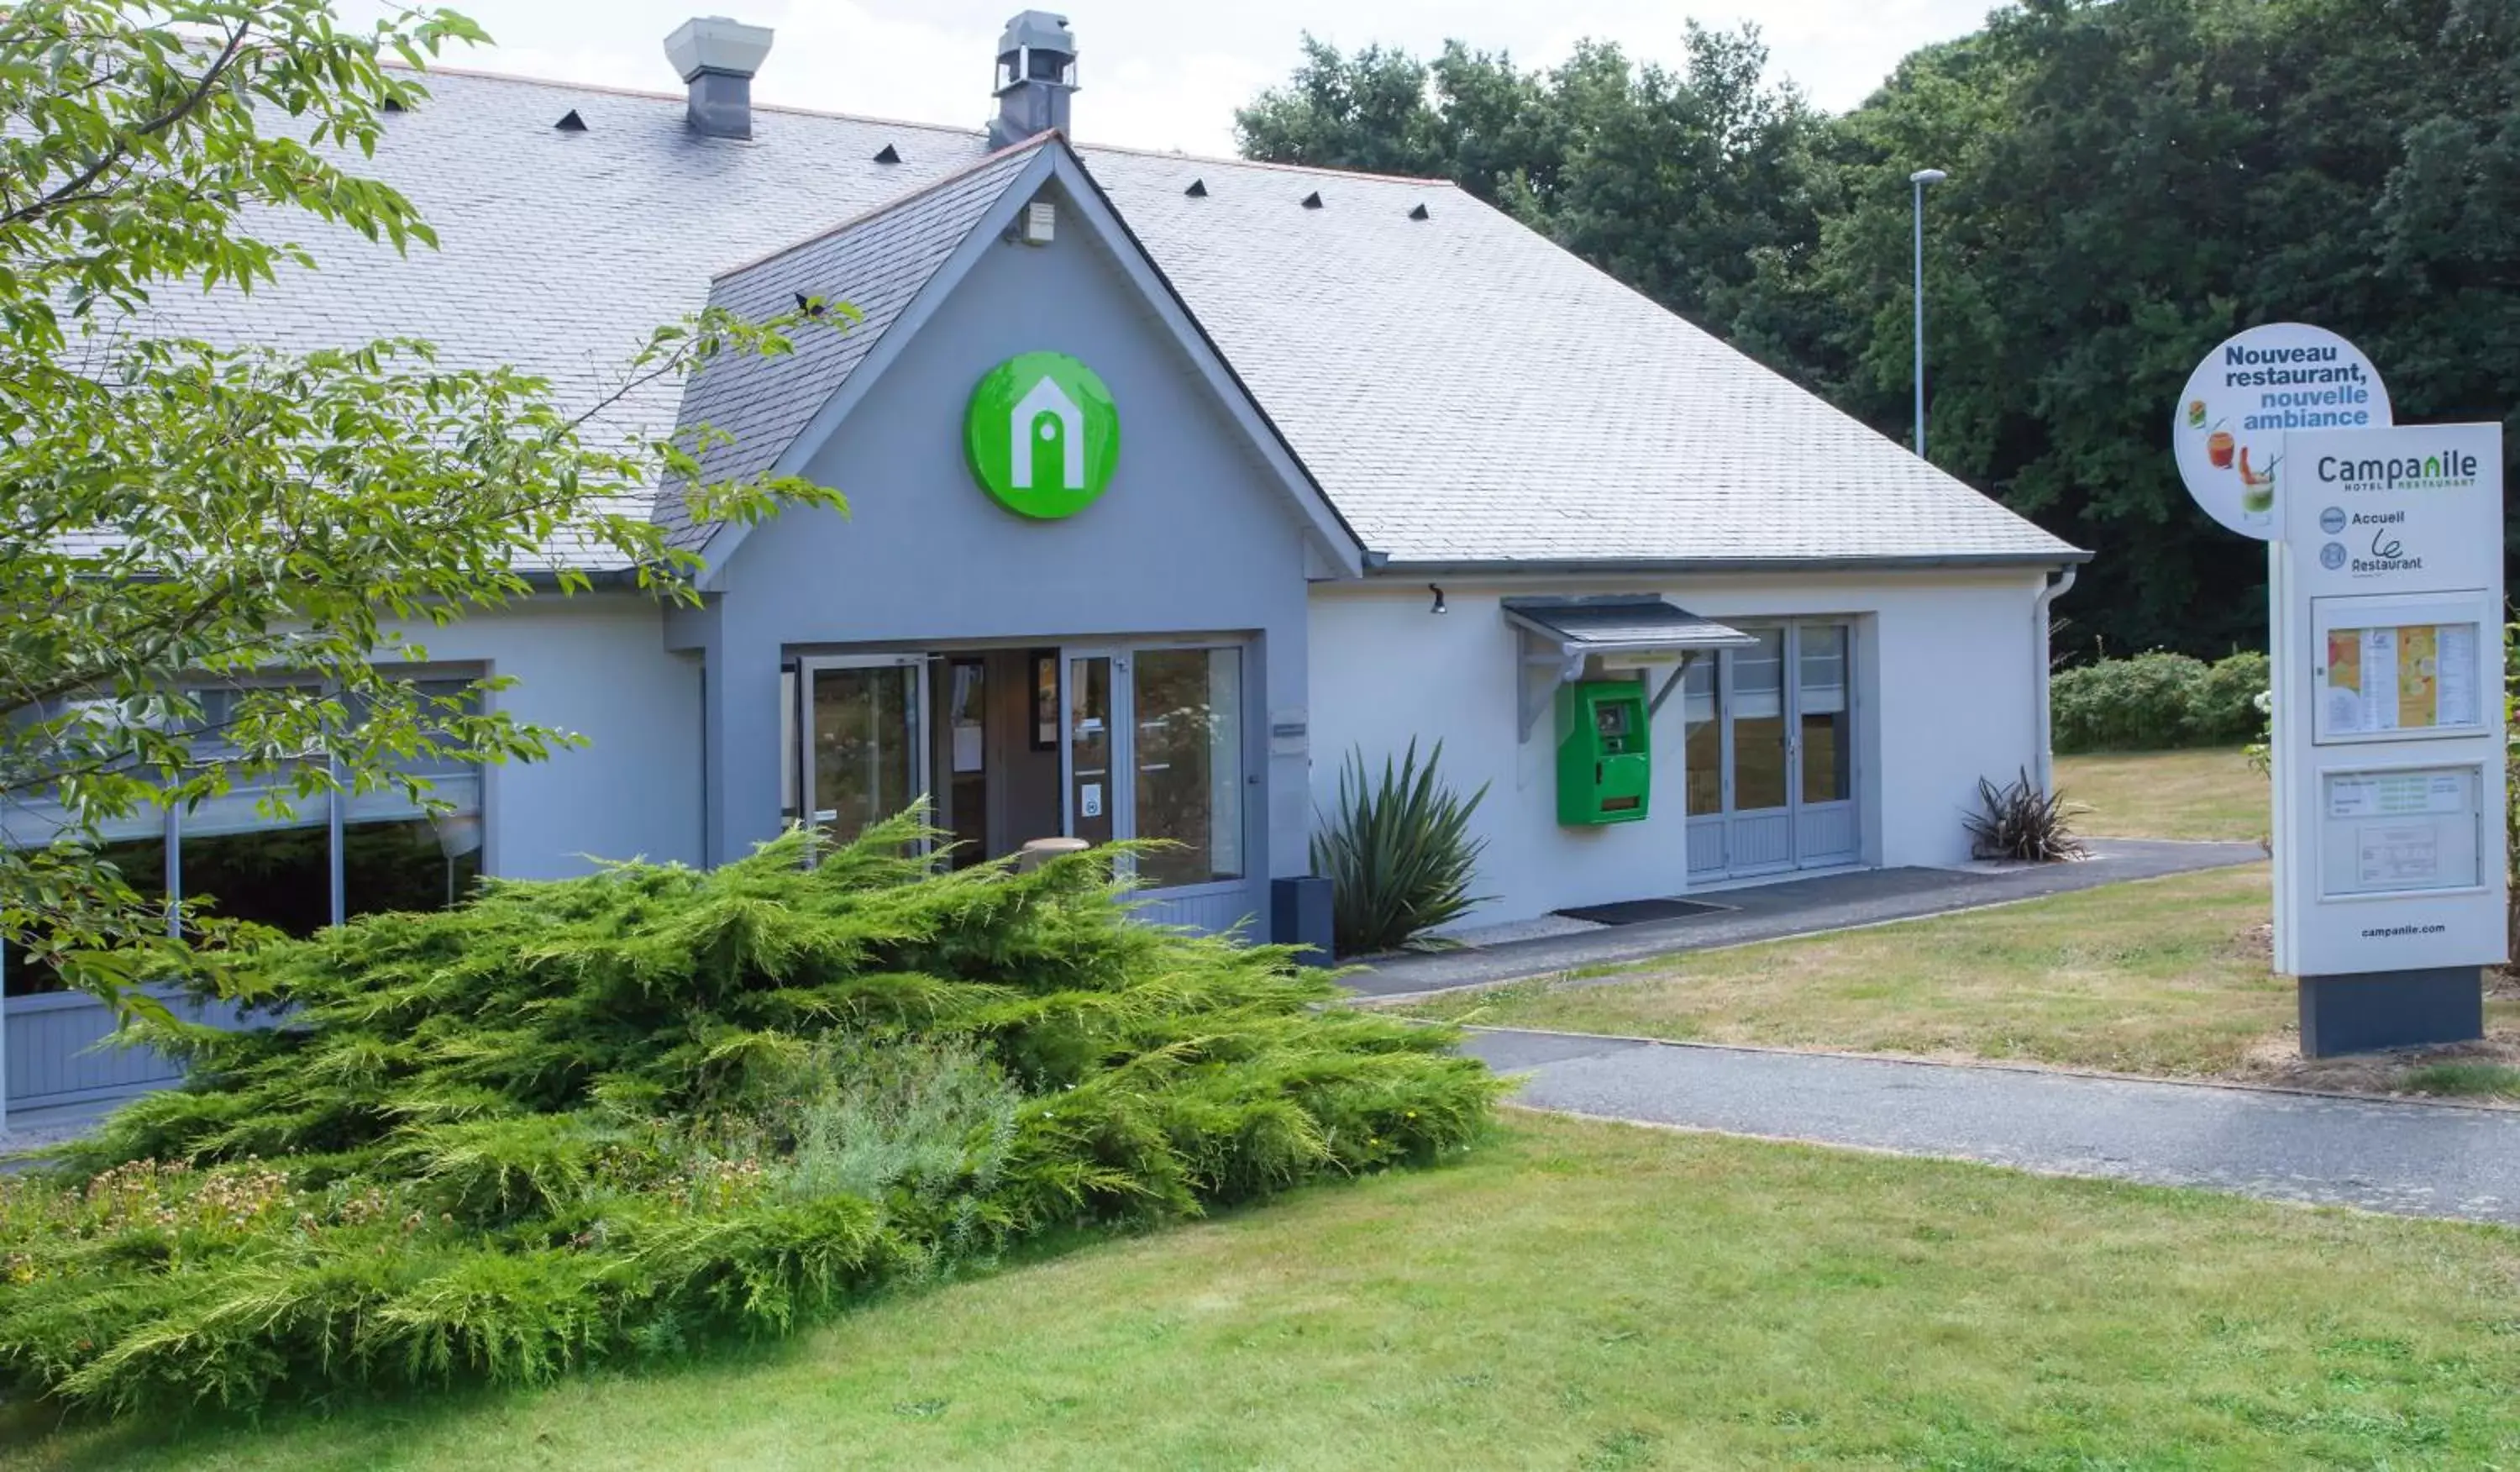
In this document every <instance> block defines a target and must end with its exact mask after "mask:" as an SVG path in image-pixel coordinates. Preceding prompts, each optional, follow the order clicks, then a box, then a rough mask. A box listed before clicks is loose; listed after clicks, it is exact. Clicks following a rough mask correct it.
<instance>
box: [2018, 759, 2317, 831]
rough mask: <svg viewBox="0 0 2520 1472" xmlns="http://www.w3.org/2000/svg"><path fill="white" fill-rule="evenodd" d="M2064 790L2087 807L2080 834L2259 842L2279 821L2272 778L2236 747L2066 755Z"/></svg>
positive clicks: (2060, 774)
mask: <svg viewBox="0 0 2520 1472" xmlns="http://www.w3.org/2000/svg"><path fill="white" fill-rule="evenodd" d="M2056 789H2057V791H2059V792H2061V793H2063V794H2064V795H2065V797H2066V798H2067V799H2068V800H2069V801H2071V802H2074V803H2078V804H2080V805H2083V807H2084V808H2085V809H2087V810H2086V811H2085V812H2084V813H2083V814H2082V816H2081V817H2080V818H2079V819H2078V820H2077V821H2076V823H2075V831H2076V832H2078V833H2081V834H2082V835H2084V836H2085V837H2089V838H2177V839H2228V840H2230V841H2233V842H2237V843H2251V842H2256V841H2259V840H2263V839H2264V838H2265V837H2266V836H2267V833H2268V831H2269V828H2270V825H2271V824H2272V822H2273V819H2272V818H2271V816H2270V815H2269V810H2268V805H2269V802H2270V799H2269V797H2268V793H2267V779H2266V775H2265V774H2264V773H2262V772H2260V771H2258V770H2257V769H2256V768H2254V767H2252V766H2250V765H2249V762H2248V759H2247V758H2245V757H2242V756H2241V755H2240V753H2239V749H2238V748H2236V747H2222V748H2215V749H2211V750H2207V751H2196V752H2112V753H2102V754H2097V755H2093V756H2085V757H2059V758H2057V759H2056Z"/></svg>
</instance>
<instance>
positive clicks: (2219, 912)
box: [1412, 864, 2294, 1077]
mask: <svg viewBox="0 0 2520 1472" xmlns="http://www.w3.org/2000/svg"><path fill="white" fill-rule="evenodd" d="M2271 904H2272V899H2271V897H2270V896H2269V892H2268V879H2267V868H2266V866H2265V865H2263V864H2253V865H2250V866H2248V867H2245V868H2238V869H2220V870H2210V871H2208V872H2205V873H2201V874H2188V875H2182V876H2179V877H2177V878H2172V879H2159V880H2150V881H2146V882H2143V883H2139V884H2120V885H2110V886H2107V887H2105V888H2101V889H2096V890H2084V891H2080V892H2078V893H2075V894H2070V895H2059V896H2055V897H2050V898H2047V899H2037V900H2031V901H2027V902H2025V903H2021V904H2013V905H2004V906H2001V907H1999V908H1995V909H1985V910H1975V911H1970V912H1966V913H1963V914H1958V915H1945V916H1939V917H1936V918H1934V919H1929V920H1913V921H1909V922H1907V923H1904V924H1900V925H1889V926H1881V927H1877V928H1874V929H1870V930H1856V931H1845V932H1841V933H1839V934H1836V935H1828V936H1815V937H1811V938H1808V939H1805V940H1799V941H1778V942H1774V943H1769V944H1764V945H1745V946H1739V947H1736V948H1733V949H1730V950H1714V951H1704V952H1700V953H1696V954H1691V955H1681V956H1672V957H1668V958H1665V959H1662V960H1657V961H1650V962H1644V963H1641V964H1640V965H1638V966H1636V967H1633V968H1629V970H1631V971H1632V972H1633V973H1634V980H1629V981H1618V982H1602V981H1599V980H1598V979H1594V978H1589V977H1588V978H1577V979H1574V980H1572V981H1566V980H1543V981H1537V982H1525V983H1518V984H1516V985H1513V986H1509V987H1501V988H1497V989H1493V990H1488V991H1476V992H1456V993H1453V994H1451V995H1447V996H1440V997H1436V998H1433V999H1431V1000H1429V1001H1427V1002H1425V1003H1423V1004H1421V1005H1419V1006H1418V1007H1416V1008H1413V1009H1412V1010H1413V1011H1415V1012H1417V1013H1418V1014H1419V1015H1422V1016H1435V1017H1444V1018H1449V1019H1454V1020H1458V1021H1464V1022H1471V1023H1477V1024H1480V1025H1482V1026H1491V1027H1534V1028H1553V1029H1558V1030H1561V1031H1565V1032H1571V1033H1620V1034H1628V1035H1638V1036H1647V1037H1669V1038H1675V1039H1680V1040H1685V1041H1705V1042H1746V1043H1760V1044H1766V1045H1770V1046H1777V1047H1823V1048H1845V1049H1853V1050H1856V1051H1862V1052H1895V1053H1914V1054H1921V1055H1926V1056H1953V1057H1964V1058H2005V1059H2019V1060H2023V1061H2027V1062H2037V1063H2047V1064H2057V1065H2064V1066H2070V1067H2077V1068H2094V1069H2108V1070H2116V1071H2123V1072H2127V1073H2144V1074H2168V1075H2175V1076H2188V1077H2205V1076H2229V1075H2234V1074H2237V1073H2239V1072H2240V1071H2241V1070H2242V1069H2243V1066H2244V1064H2245V1063H2246V1060H2247V1056H2248V1054H2249V1052H2250V1049H2251V1048H2252V1046H2253V1045H2255V1044H2257V1043H2258V1042H2260V1041H2261V1039H2264V1038H2266V1037H2268V1036H2269V1035H2277V1034H2280V1033H2281V1032H2282V1031H2283V1030H2284V1029H2285V1028H2286V1027H2287V1026H2289V1025H2290V1024H2291V1022H2292V1020H2293V1016H2294V1012H2293V1007H2294V1002H2293V987H2292V983H2291V982H2290V981H2288V980H2286V979H2284V978H2281V977H2277V976H2273V975H2272V974H2271V973H2270V972H2269V969H2268V955H2267V947H2266V941H2265V938H2264V937H2263V936H2262V935H2259V934H2256V932H2257V930H2258V928H2259V927H2261V926H2264V925H2265V924H2266V923H2267V919H2268V915H2269V912H2270V906H2271Z"/></svg>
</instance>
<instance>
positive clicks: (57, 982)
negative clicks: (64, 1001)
mask: <svg viewBox="0 0 2520 1472" xmlns="http://www.w3.org/2000/svg"><path fill="white" fill-rule="evenodd" d="M143 832H146V833H149V834H150V835H151V836H150V837H147V838H112V837H109V838H108V840H107V842H105V843H103V844H100V845H99V846H98V847H97V855H98V856H99V857H100V858H103V859H104V860H105V861H106V862H108V863H110V864H112V865H113V866H114V868H115V869H116V870H117V871H119V872H120V873H121V875H122V882H123V883H124V884H127V885H129V886H131V888H132V889H133V890H135V891H137V892H138V893H139V895H140V897H141V898H143V899H153V900H163V899H164V898H165V897H166V839H165V837H164V833H165V816H164V814H162V813H157V812H152V813H146V814H135V815H134V817H133V818H131V819H126V820H124V821H123V822H121V823H117V824H114V825H111V826H109V828H108V829H107V833H108V834H109V835H112V834H116V833H143ZM0 981H5V987H6V990H7V993H8V994H9V995H11V996H33V995H35V994H36V993H38V992H44V991H59V990H61V989H62V978H61V974H60V973H59V972H57V971H55V970H54V969H53V968H52V967H51V966H50V965H49V964H47V963H44V962H39V961H36V960H34V959H33V958H32V957H30V956H28V955H27V954H26V951H25V948H24V947H22V946H20V945H17V944H14V943H10V942H6V941H0Z"/></svg>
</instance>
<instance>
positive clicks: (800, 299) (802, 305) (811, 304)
mask: <svg viewBox="0 0 2520 1472" xmlns="http://www.w3.org/2000/svg"><path fill="white" fill-rule="evenodd" d="M831 309H832V304H831V303H830V302H828V301H825V300H824V299H822V298H820V297H809V296H807V295H806V294H805V293H803V292H798V293H797V294H796V310H798V311H800V312H803V313H804V314H805V315H806V316H808V317H819V316H822V315H823V314H824V313H826V312H829V311H830V310H831Z"/></svg>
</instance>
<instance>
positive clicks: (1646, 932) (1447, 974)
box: [1347, 839, 2267, 997]
mask: <svg viewBox="0 0 2520 1472" xmlns="http://www.w3.org/2000/svg"><path fill="white" fill-rule="evenodd" d="M2091 847H2092V857H2091V858H2089V859H2087V860H2085V861H2083V862H2081V863H2070V864H2038V865H2033V866H2029V867H2024V868H2019V869H2007V870H2003V871H1994V872H1991V871H1986V870H1975V869H1862V870H1857V871H1854V872H1852V873H1844V874H1825V875H1821V876H1818V877H1816V878H1811V879H1788V880H1781V881H1779V882H1778V883H1776V884H1767V885H1755V886H1751V887H1748V888H1744V889H1737V890H1723V891H1718V892H1715V893H1712V894H1699V895H1692V896H1691V898H1697V899H1707V900H1712V901H1715V902H1717V903H1720V904H1724V905H1727V906H1729V908H1727V909H1723V910H1719V911H1716V912H1714V913H1711V914H1698V915H1689V916H1686V917H1684V918H1681V919H1678V920H1659V921H1652V922H1649V923H1646V924H1643V925H1614V926H1608V927H1604V928H1603V929H1600V930H1595V931H1587V932H1585V933H1583V934H1581V935H1573V936H1551V937H1548V938H1546V939H1542V940H1533V941H1512V942H1508V943H1504V944H1501V945H1484V946H1479V947H1477V948H1475V949H1466V950H1446V951H1430V952H1427V953H1425V954H1422V955H1405V956H1395V957H1392V958H1391V959H1389V960H1387V961H1382V962H1379V963H1377V964H1376V965H1375V966H1374V967H1373V969H1372V970H1371V971H1367V972H1363V973H1360V974H1358V975H1356V976H1352V977H1350V978H1348V982H1347V985H1348V986H1349V988H1350V989H1354V990H1355V991H1357V992H1359V993H1361V994H1363V995H1366V996H1377V997H1392V996H1408V995H1413V994H1415V993H1418V992H1421V991H1440V990H1443V989H1447V988H1452V987H1470V986H1479V985H1483V984H1486V983H1490V982H1510V981H1519V980H1521V979H1523V978H1525V977H1533V976H1553V975H1556V974H1558V973H1562V972H1567V971H1573V970H1576V969H1578V968H1580V967H1587V966H1607V965H1617V964H1619V963H1621V962H1625V961H1642V960H1647V959H1650V958H1652V957H1654V956H1663V955H1674V954H1678V953H1680V952H1682V951H1689V950H1709V949H1713V948H1714V947H1716V946H1720V945H1741V944H1746V943H1750V942H1754V941H1775V940H1779V939H1782V938H1784V937H1787V936H1806V935H1811V934H1813V933H1815V932H1819V931H1827V930H1844V929H1846V928H1848V927H1850V926H1858V925H1878V924H1880V923H1882V922H1884V921H1888V920H1913V919H1915V918H1917V917H1918V916H1923V915H1940V914H1946V913H1949V912H1950V911H1953V910H1965V909H1976V908H1978V907H1980V906H1983V905H1989V904H2003V903H2007V902H2009V901H2011V900H2015V899H2034V898H2037V897H2040V896H2042V895H2061V894H2064V893H2066V892H2067V891H2069V890H2088V889H2093V888H2096V887H2098V886H2100V885H2104V884H2118V883H2121V882H2123V881H2126V880H2132V879H2158V878H2161V877H2163V876H2164V875H2169V874H2185V873H2191V872H2194V871H2196V870H2200V869H2220V868H2228V867H2231V866H2232V865H2235V864H2245V863H2255V862H2257V861H2258V860H2260V859H2263V858H2265V857H2266V856H2267V854H2266V850H2265V849H2263V848H2261V847H2259V846H2258V845H2256V844H2180V843H2170V842H2166V841H2161V840H2155V839H2093V841H2092V845H2091Z"/></svg>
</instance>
